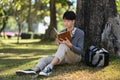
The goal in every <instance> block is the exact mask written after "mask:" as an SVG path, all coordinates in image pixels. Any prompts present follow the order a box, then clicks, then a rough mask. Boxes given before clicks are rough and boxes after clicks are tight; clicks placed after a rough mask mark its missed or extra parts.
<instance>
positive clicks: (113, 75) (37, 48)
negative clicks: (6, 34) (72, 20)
mask: <svg viewBox="0 0 120 80" xmlns="http://www.w3.org/2000/svg"><path fill="white" fill-rule="evenodd" d="M16 42H17V40H15V39H0V80H41V79H42V80H120V57H117V56H115V55H110V63H109V66H107V67H105V68H102V69H101V68H90V67H88V66H86V65H85V64H84V63H80V64H76V65H62V66H56V67H55V68H54V69H53V73H52V75H50V76H49V77H41V76H40V77H38V78H36V79H32V78H31V76H17V75H16V74H15V71H16V70H19V69H28V68H33V67H34V66H35V64H36V63H37V62H38V60H39V59H40V58H41V57H46V56H53V55H54V53H55V51H56V49H57V46H56V45H55V44H54V42H40V40H20V43H19V44H16Z"/></svg>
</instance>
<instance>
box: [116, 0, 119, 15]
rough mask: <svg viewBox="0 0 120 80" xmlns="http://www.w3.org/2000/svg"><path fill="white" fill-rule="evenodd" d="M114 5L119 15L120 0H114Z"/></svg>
mask: <svg viewBox="0 0 120 80" xmlns="http://www.w3.org/2000/svg"><path fill="white" fill-rule="evenodd" d="M116 6H117V10H118V14H119V15H120V0H116Z"/></svg>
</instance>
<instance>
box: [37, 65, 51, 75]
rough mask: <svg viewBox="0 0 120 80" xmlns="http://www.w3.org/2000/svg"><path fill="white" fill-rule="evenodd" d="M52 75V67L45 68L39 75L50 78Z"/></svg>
mask: <svg viewBox="0 0 120 80" xmlns="http://www.w3.org/2000/svg"><path fill="white" fill-rule="evenodd" d="M51 73H52V69H51V68H50V67H45V69H44V70H42V71H41V72H40V73H39V75H41V76H49V75H50V74H51Z"/></svg>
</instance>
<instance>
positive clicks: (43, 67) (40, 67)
mask: <svg viewBox="0 0 120 80" xmlns="http://www.w3.org/2000/svg"><path fill="white" fill-rule="evenodd" d="M75 18H76V15H75V13H74V12H73V11H66V12H65V13H64V15H63V22H64V26H65V29H64V30H62V31H61V32H65V31H70V32H71V35H72V40H68V39H67V38H66V40H62V39H61V40H59V39H56V44H57V45H58V49H57V51H56V53H55V56H54V57H45V58H41V59H40V61H39V62H38V63H37V65H36V67H35V68H34V69H28V70H18V71H16V73H17V74H19V75H20V74H36V72H38V71H40V72H39V75H43V76H49V75H50V74H51V72H52V69H53V67H54V66H55V65H59V64H65V63H67V64H74V63H78V62H80V61H81V58H82V56H81V55H82V52H83V43H84V32H83V31H82V30H80V29H78V28H76V27H74V26H73V25H74V22H75Z"/></svg>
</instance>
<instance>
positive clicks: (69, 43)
mask: <svg viewBox="0 0 120 80" xmlns="http://www.w3.org/2000/svg"><path fill="white" fill-rule="evenodd" d="M61 40H62V41H61V42H62V43H63V44H66V45H67V46H68V47H69V48H72V43H71V42H70V41H69V39H68V38H66V40H63V39H61Z"/></svg>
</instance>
